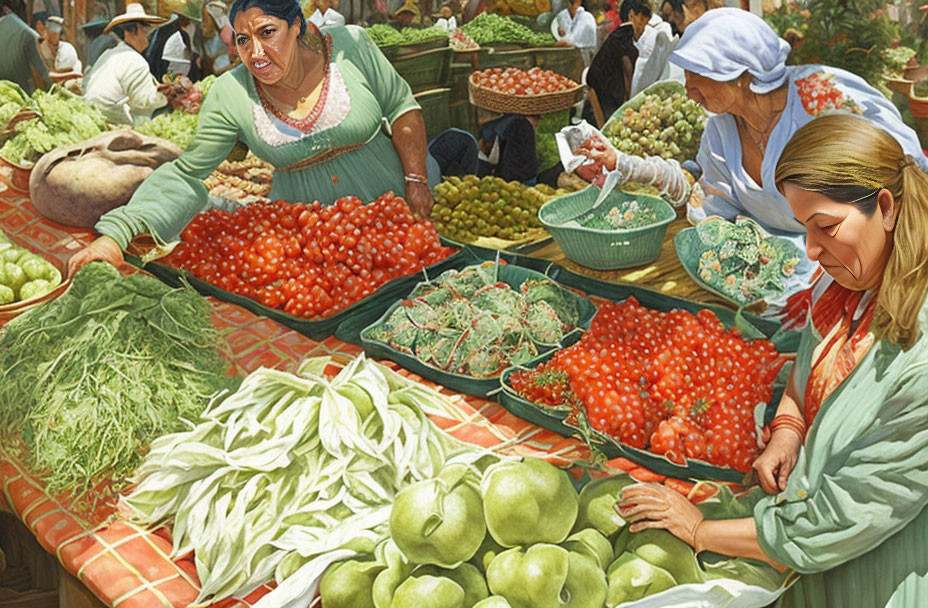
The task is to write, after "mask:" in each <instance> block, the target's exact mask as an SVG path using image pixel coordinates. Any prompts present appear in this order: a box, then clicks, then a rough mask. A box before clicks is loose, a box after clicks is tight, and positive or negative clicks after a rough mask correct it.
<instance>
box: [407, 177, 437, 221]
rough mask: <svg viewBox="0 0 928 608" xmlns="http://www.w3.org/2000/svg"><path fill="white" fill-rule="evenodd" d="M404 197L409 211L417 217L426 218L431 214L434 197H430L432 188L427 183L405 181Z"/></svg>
mask: <svg viewBox="0 0 928 608" xmlns="http://www.w3.org/2000/svg"><path fill="white" fill-rule="evenodd" d="M405 198H406V204H407V205H409V209H410V211H412V212H413V214H414V215H415V216H416V217H417V218H419V219H424V220H427V219H429V217H430V216H431V215H432V205H434V204H435V199H434V198H432V189H431V188H429V185H428V184H423V183H420V182H407V183H406V197H405Z"/></svg>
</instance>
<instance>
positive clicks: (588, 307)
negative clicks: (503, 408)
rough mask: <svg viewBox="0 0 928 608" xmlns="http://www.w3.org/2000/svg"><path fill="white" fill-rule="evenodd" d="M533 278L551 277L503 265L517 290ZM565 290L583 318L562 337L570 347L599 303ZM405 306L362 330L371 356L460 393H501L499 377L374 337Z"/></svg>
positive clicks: (463, 260) (461, 263)
mask: <svg viewBox="0 0 928 608" xmlns="http://www.w3.org/2000/svg"><path fill="white" fill-rule="evenodd" d="M465 253H466V252H465ZM482 261H484V260H481V259H479V258H471V259H470V260H468V259H467V256H466V255H464V256H461V257H459V258H457V259H456V260H455V265H454V267H455V268H457V269H461V268H464V267H466V266H469V265H471V264H479V263H480V262H482ZM426 274H427V275H428V278H429V279H433V278H435V277H437V276H438V275H439V274H441V273H440V272H432V271H429V272H427V273H426ZM531 278H535V279H547V278H548V277H546V276H545V275H544V274H542V273H540V272H536V271H534V270H529V269H527V268H521V267H519V266H514V265H509V264H507V265H500V267H499V280H500V281H502V282H503V283H506V284H508V285H510V286H512V287H513V288H515V289H518V288H519V286H520V285H521V284H522V282H523V281H525V280H527V279H531ZM409 291H412V290H409ZM565 293H566V294H567V295H568V296H569V297H570V298H572V299H573V300H574V301H575V302H576V303H577V306H578V310H579V312H580V320H579V322H578V324H577V329H575V330H573V331H571V332H570V333H568V334H567V335H565V336H564V338H563V339H562V340H561V346H567V345H570V344H573V343H575V342H576V341H577V340H579V339H580V336H581V335H582V333H583V331H585V330H587V329H589V328H590V323H591V322H592V321H593V317H594V316H596V306H595V305H594V304H593V303H592V302H591V301H590V300H589V299H588V298H585V297H583V296H581V295H578V294H576V293H574V292H572V291H570V290H565ZM405 295H408V292H407V294H404V297H405ZM402 305H403V301H402V300H398V301H396V302H395V303H394V304H393V305H392V306H390V308H389V309H387V311H386V312H384V313H383V315H381V317H380V318H379V319H377V321H375V322H373V323H371V324H370V325H368V326H367V327H365V328H364V329H363V330H362V331H361V335H360V338H361V346H362V347H363V348H364V350H365V352H366V353H367V354H368V355H369V356H372V357H375V358H384V359H390V360H392V361H395V362H397V363H399V364H400V365H402V366H403V367H405V368H406V369H408V370H410V371H411V372H413V373H416V374H418V375H420V376H422V377H423V378H425V379H427V380H430V381H432V382H435V383H438V384H441V385H442V386H445V387H447V388H449V389H451V390H453V391H455V392H458V393H465V394H468V395H474V396H476V397H483V398H490V397H493V396H494V395H495V394H496V393H498V392H499V387H500V377H499V376H494V377H490V378H473V377H471V376H468V375H465V374H458V373H453V372H448V371H445V370H442V369H438V368H436V367H433V366H431V365H429V364H427V363H425V362H423V361H421V360H420V359H418V358H417V357H415V356H413V355H410V354H407V353H404V352H402V351H399V350H397V349H395V348H393V347H392V346H390V345H388V344H384V343H383V342H379V341H377V340H374V339H372V338H371V337H370V336H371V332H372V331H373V330H374V328H375V327H376V326H378V325H380V324H381V323H383V322H384V321H386V320H387V319H388V318H389V317H390V315H391V314H393V311H394V310H396V308H397V307H399V306H402ZM536 346H537V347H538V349H539V351H542V352H554V351H555V350H557V348H558V347H559V346H557V345H545V344H537V345H536Z"/></svg>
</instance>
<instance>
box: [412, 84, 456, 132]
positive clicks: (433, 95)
mask: <svg viewBox="0 0 928 608" xmlns="http://www.w3.org/2000/svg"><path fill="white" fill-rule="evenodd" d="M449 91H450V89H433V90H431V91H422V92H421V93H416V94H415V96H414V97H415V99H416V102H417V103H418V104H419V106H420V107H421V108H422V119H423V120H424V121H425V138H426V140H431V139H432V138H433V137H436V136H437V135H438V134H439V133H441V132H442V131H445V130H446V129H448V128H450V127H451V116H450V113H449V110H448V93H449Z"/></svg>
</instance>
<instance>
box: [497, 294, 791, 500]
mask: <svg viewBox="0 0 928 608" xmlns="http://www.w3.org/2000/svg"><path fill="white" fill-rule="evenodd" d="M783 361H784V360H783V358H781V357H780V356H779V354H778V353H777V351H776V349H775V347H774V345H773V344H772V343H771V342H770V341H768V340H765V339H757V340H746V339H744V338H743V337H742V336H741V335H740V332H739V331H738V330H737V329H726V328H725V326H724V325H722V323H721V322H720V321H719V320H718V318H717V317H716V316H715V314H714V313H712V312H711V311H709V310H701V311H699V312H698V313H697V314H695V315H694V314H692V313H690V312H687V311H684V310H671V311H669V312H659V311H656V310H652V309H648V308H645V307H643V306H641V305H640V304H638V302H637V300H635V298H634V297H629V298H628V299H627V300H625V301H624V302H621V303H619V304H613V303H608V304H604V305H601V306H600V307H599V311H598V313H597V315H596V318H595V319H594V320H593V323H592V324H591V326H590V330H589V331H588V332H586V333H585V334H584V336H583V337H582V338H581V339H580V341H579V342H577V343H576V344H574V345H572V346H570V347H568V348H565V349H562V350H560V351H557V352H556V353H549V354H547V355H545V356H543V357H540V358H538V359H536V360H534V361H531V362H529V363H527V364H526V365H524V366H522V367H511V368H509V369H508V370H506V372H504V374H503V376H502V383H503V394H502V397H501V403H502V404H503V406H504V407H506V408H507V409H508V410H509V411H511V412H512V413H514V414H515V415H517V416H520V417H522V418H526V419H528V420H530V421H531V422H534V423H536V424H539V425H541V426H544V427H546V428H548V429H550V430H553V431H555V432H559V433H562V434H565V435H571V434H580V435H581V436H583V437H584V439H585V440H586V441H588V442H589V443H590V445H591V446H592V447H595V448H597V449H599V450H600V451H602V452H603V453H604V454H605V455H606V456H607V457H609V458H615V457H625V458H628V459H629V460H633V461H635V462H637V463H638V464H640V465H642V466H645V467H647V468H649V469H651V470H654V471H657V472H659V473H661V474H665V475H670V476H677V477H700V478H707V479H717V480H722V481H734V482H740V481H741V480H742V479H743V477H744V474H745V473H746V472H748V471H749V469H750V466H751V463H752V462H753V460H754V458H755V457H756V456H757V454H758V448H757V437H756V431H755V423H754V412H755V409H756V408H757V407H758V406H763V407H766V405H767V404H768V403H771V402H773V401H775V397H776V395H775V392H778V391H775V390H774V382H775V380H776V378H777V375H778V372H779V370H780V367H781V366H782V364H783Z"/></svg>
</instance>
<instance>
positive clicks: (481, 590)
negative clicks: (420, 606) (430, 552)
mask: <svg viewBox="0 0 928 608" xmlns="http://www.w3.org/2000/svg"><path fill="white" fill-rule="evenodd" d="M413 574H414V576H422V575H430V576H437V577H443V578H447V579H450V580H452V581H454V582H455V583H457V584H458V585H460V587H461V589H463V590H464V608H473V606H474V605H475V604H477V602H479V601H481V600H484V599H486V598H487V596H488V595H489V594H490V593H489V591H488V590H487V581H486V579H484V578H483V573H481V572H480V570H478V569H477V568H476V567H475V566H474V565H473V564H461V565H460V566H458V567H457V568H455V569H453V570H449V569H447V568H439V567H438V566H422V567H421V568H416V571H415V572H414V573H413Z"/></svg>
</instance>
